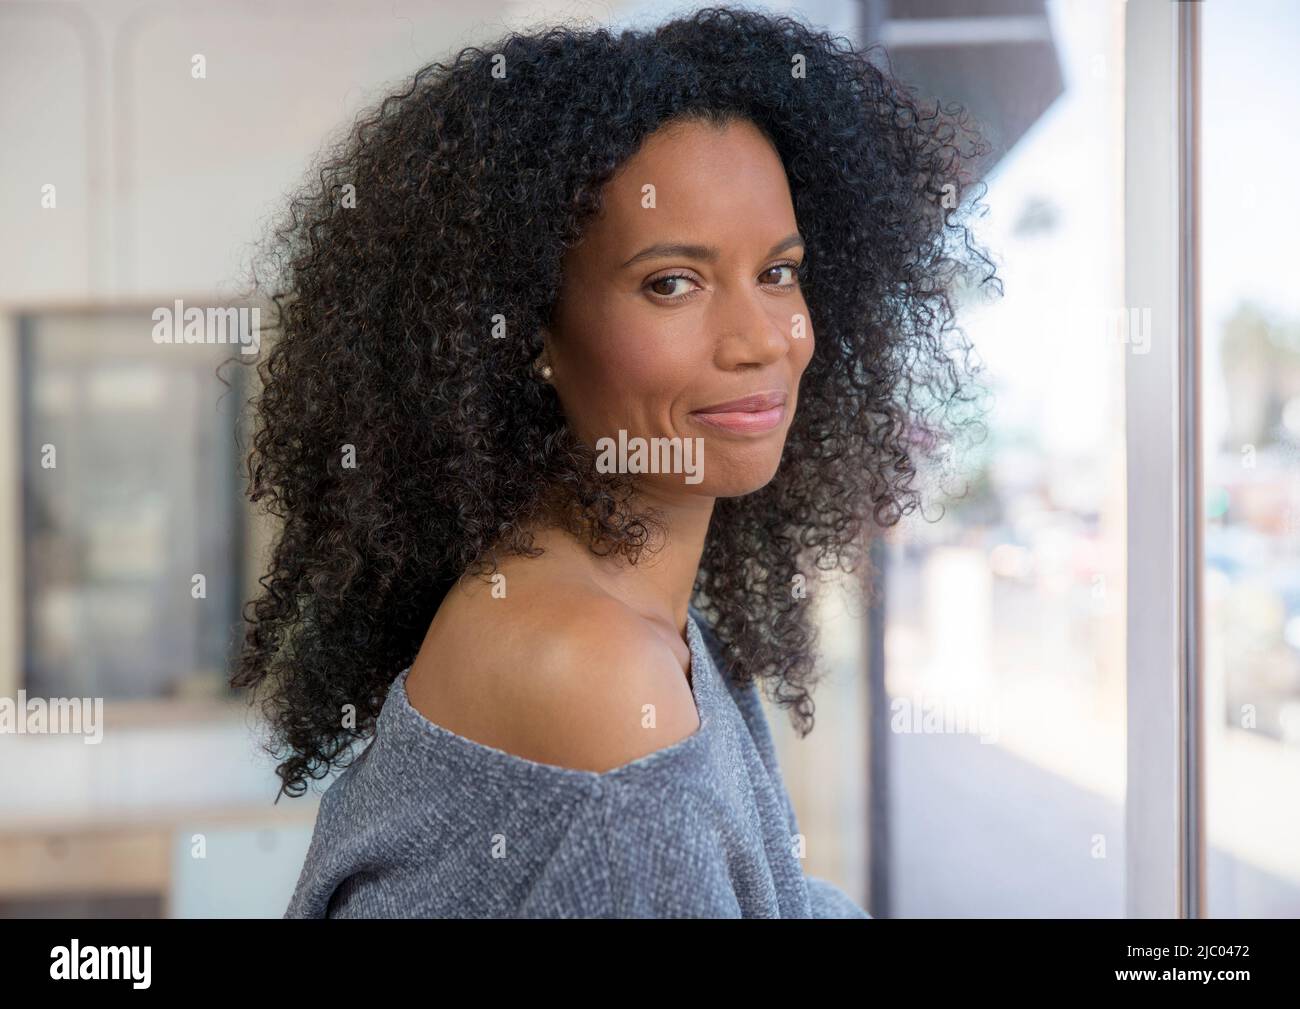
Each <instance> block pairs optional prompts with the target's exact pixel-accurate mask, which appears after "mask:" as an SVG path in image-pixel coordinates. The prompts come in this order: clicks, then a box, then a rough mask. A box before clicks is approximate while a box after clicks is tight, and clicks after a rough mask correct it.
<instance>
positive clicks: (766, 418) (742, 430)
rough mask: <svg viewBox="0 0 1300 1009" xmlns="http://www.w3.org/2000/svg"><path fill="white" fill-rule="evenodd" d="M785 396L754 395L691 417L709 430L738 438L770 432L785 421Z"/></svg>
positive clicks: (777, 391)
mask: <svg viewBox="0 0 1300 1009" xmlns="http://www.w3.org/2000/svg"><path fill="white" fill-rule="evenodd" d="M786 398H787V397H786V394H785V392H784V391H783V390H780V389H772V390H769V391H766V392H756V393H751V394H750V395H748V396H742V397H740V398H739V399H729V400H727V401H726V402H725V403H715V404H714V405H713V406H704V407H700V409H698V410H692V411H691V416H692V417H694V418H695V419H696V420H698V421H699V422H700V423H702V424H707V425H708V426H709V427H714V428H721V429H722V430H724V431H731V432H734V433H738V434H750V433H761V432H764V431H770V430H772V428H774V427H776V426H777V425H778V424H780V423H781V421H782V420H784V419H785V407H786Z"/></svg>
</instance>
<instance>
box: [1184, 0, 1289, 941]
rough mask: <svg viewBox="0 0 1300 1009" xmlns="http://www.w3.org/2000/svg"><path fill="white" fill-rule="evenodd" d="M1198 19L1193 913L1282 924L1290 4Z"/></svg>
mask: <svg viewBox="0 0 1300 1009" xmlns="http://www.w3.org/2000/svg"><path fill="white" fill-rule="evenodd" d="M1203 18H1204V30H1203V66H1204V77H1203V89H1202V96H1203V101H1204V118H1203V120H1202V134H1201V145H1202V163H1203V165H1204V174H1203V177H1202V183H1201V184H1202V190H1201V203H1202V219H1203V221H1204V231H1203V243H1202V249H1203V252H1202V257H1203V260H1202V261H1203V273H1204V281H1203V285H1202V291H1201V295H1202V304H1201V310H1202V320H1203V327H1204V328H1203V332H1204V345H1203V349H1202V357H1203V367H1204V386H1203V389H1202V417H1203V420H1202V424H1203V435H1204V456H1203V461H1204V480H1205V487H1204V491H1205V531H1204V532H1205V571H1204V576H1205V681H1206V692H1205V710H1206V726H1205V733H1206V762H1207V783H1206V821H1207V826H1208V829H1209V845H1208V852H1209V854H1208V860H1209V862H1208V867H1207V868H1208V880H1207V885H1208V887H1209V895H1208V902H1207V903H1208V908H1209V913H1210V915H1212V916H1213V917H1274V916H1280V917H1298V916H1300V801H1297V797H1296V788H1297V785H1300V285H1297V283H1296V254H1295V238H1294V237H1293V235H1292V234H1291V230H1290V228H1288V227H1286V226H1285V223H1284V221H1285V216H1284V215H1286V214H1287V213H1288V211H1287V209H1286V206H1285V200H1284V199H1279V197H1282V196H1283V194H1284V193H1285V191H1286V185H1287V181H1288V180H1289V178H1290V177H1291V175H1293V174H1294V173H1293V171H1292V170H1291V167H1290V166H1293V165H1295V164H1296V163H1297V160H1300V138H1297V136H1296V135H1295V130H1294V129H1292V128H1291V127H1290V126H1289V123H1290V122H1291V119H1292V117H1293V115H1294V112H1295V109H1296V107H1297V105H1300V66H1298V65H1297V60H1296V53H1297V52H1300V8H1298V7H1297V6H1296V5H1295V4H1294V3H1289V2H1281V0H1279V2H1274V3H1266V2H1262V0H1249V2H1242V3H1236V4H1206V5H1205V6H1204V14H1203ZM1265 160H1266V161H1267V164H1265V163H1264V162H1265ZM1271 164H1278V165H1282V166H1286V167H1284V168H1282V170H1281V172H1280V173H1276V172H1274V171H1272V170H1271V169H1270V168H1269V167H1268V165H1271ZM1275 177H1276V181H1275ZM1279 183H1280V185H1279Z"/></svg>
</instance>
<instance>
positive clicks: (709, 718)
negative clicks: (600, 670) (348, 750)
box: [377, 606, 717, 782]
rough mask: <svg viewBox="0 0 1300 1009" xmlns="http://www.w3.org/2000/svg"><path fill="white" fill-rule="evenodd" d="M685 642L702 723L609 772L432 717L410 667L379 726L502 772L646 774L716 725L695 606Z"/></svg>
mask: <svg viewBox="0 0 1300 1009" xmlns="http://www.w3.org/2000/svg"><path fill="white" fill-rule="evenodd" d="M686 643H687V645H688V647H689V648H690V653H691V660H690V662H691V664H690V679H689V686H690V690H691V696H692V697H693V698H694V701H695V712H696V716H697V718H698V719H699V725H698V726H697V727H696V729H695V731H694V732H692V733H691V734H690V735H689V736H686V737H685V738H683V739H680V740H678V741H677V742H675V743H672V744H670V745H668V746H665V747H662V748H660V749H658V750H654V751H652V752H651V753H647V754H645V755H644V756H641V757H637V758H636V759H635V760H630V761H628V762H627V763H625V764H620V765H619V766H618V767H613V768H610V769H609V770H607V771H588V770H582V769H580V768H574V767H563V766H561V765H558V764H546V763H542V762H539V761H535V760H530V759H528V758H527V757H522V756H520V755H518V754H515V753H510V752H508V751H506V750H502V749H499V748H498V747H495V746H491V745H489V744H487V743H482V742H479V741H478V740H475V739H470V738H468V737H467V736H462V735H460V734H459V733H456V732H453V731H452V730H451V729H448V728H446V727H445V726H442V725H439V724H437V723H436V722H433V721H430V720H429V719H428V718H427V717H425V715H424V714H423V713H422V712H420V711H419V710H418V709H416V708H415V706H414V705H412V704H411V700H410V697H409V695H408V694H407V693H406V678H407V676H408V675H409V674H410V672H411V667H410V666H407V667H406V668H405V669H403V670H402V671H401V672H400V673H398V674H397V677H396V678H395V679H394V680H393V683H392V685H391V686H390V687H389V690H388V696H387V698H386V699H385V702H384V705H383V707H382V709H381V710H380V713H379V718H378V725H377V731H378V734H379V735H385V734H388V733H393V734H396V735H400V736H402V737H404V738H403V740H402V743H403V745H405V746H412V747H419V748H421V749H424V750H426V751H429V752H432V753H434V754H435V755H436V754H443V755H446V756H449V757H451V758H459V760H461V761H472V762H473V763H474V764H475V765H476V766H480V767H484V768H487V769H490V770H491V771H494V772H499V773H502V774H511V773H514V774H523V775H525V776H538V777H547V778H551V779H570V780H573V781H578V780H582V781H586V782H591V781H614V780H618V779H622V778H627V777H631V776H634V775H637V774H640V773H644V772H645V771H646V770H648V769H650V768H654V767H658V766H660V765H666V764H670V763H673V762H676V761H679V760H683V759H686V758H688V757H689V756H690V755H691V754H693V753H694V752H695V751H697V750H699V749H700V747H701V746H703V744H704V740H705V738H706V737H707V735H708V734H709V731H710V727H711V725H712V724H713V710H714V709H713V705H714V703H715V700H714V697H715V694H714V691H715V688H716V686H717V684H716V681H715V676H716V666H715V665H714V663H713V657H712V655H710V653H709V649H708V646H707V644H706V643H705V641H704V636H703V633H702V632H701V630H700V626H699V624H698V623H697V621H696V617H695V613H694V607H693V606H692V607H691V608H690V609H688V611H687V614H686Z"/></svg>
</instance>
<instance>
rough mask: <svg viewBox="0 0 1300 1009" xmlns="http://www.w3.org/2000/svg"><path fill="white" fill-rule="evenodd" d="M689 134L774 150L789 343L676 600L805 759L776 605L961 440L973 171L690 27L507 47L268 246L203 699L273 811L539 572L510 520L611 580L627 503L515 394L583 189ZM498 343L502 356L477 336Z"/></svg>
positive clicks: (356, 153) (956, 121)
mask: <svg viewBox="0 0 1300 1009" xmlns="http://www.w3.org/2000/svg"><path fill="white" fill-rule="evenodd" d="M501 65H504V66H505V67H506V68H507V69H508V72H507V73H506V74H504V75H501V74H499V73H494V67H498V66H501ZM796 67H797V68H799V69H798V70H796V69H795V68H796ZM693 119H694V120H699V119H704V120H709V121H714V122H728V121H732V120H735V119H744V120H748V121H749V122H751V123H753V124H754V125H755V126H757V127H758V128H759V129H760V130H762V131H763V132H764V133H766V134H767V136H768V137H769V138H770V140H771V141H772V143H773V144H774V145H775V147H776V149H777V152H778V153H779V155H780V157H781V160H782V162H783V164H784V167H785V171H786V175H787V178H788V182H789V185H790V191H791V195H792V198H793V203H794V208H795V213H796V217H797V219H798V222H799V229H800V232H801V234H802V235H803V237H804V240H805V242H806V261H805V267H806V269H805V270H804V271H803V274H802V281H801V284H802V287H803V290H804V294H805V298H806V301H807V304H808V306H809V311H810V313H811V321H812V324H813V327H814V329H815V331H816V333H817V341H816V347H815V352H814V356H813V358H812V360H811V361H810V362H809V365H808V368H807V370H806V372H805V374H804V376H803V379H802V382H801V385H800V391H799V404H798V410H797V416H795V417H794V418H793V420H792V422H791V426H790V428H789V432H788V437H787V441H786V445H785V449H784V454H783V457H782V462H781V466H780V469H779V472H778V473H777V474H776V476H775V477H774V478H773V479H772V480H771V482H770V483H768V484H767V485H766V486H764V487H763V488H762V489H761V490H758V491H756V492H754V493H751V494H748V495H745V496H743V497H736V498H722V499H719V500H718V501H717V502H716V505H715V508H714V513H713V519H712V522H711V525H710V528H709V532H708V538H707V541H706V545H705V550H704V554H703V557H702V559H701V563H700V567H699V571H698V575H697V579H696V583H695V603H696V605H697V607H698V608H699V610H700V612H701V613H702V614H703V615H704V616H705V618H706V620H707V621H708V623H709V625H710V626H711V629H712V637H713V639H714V640H715V641H718V642H721V644H720V645H719V647H721V648H723V649H725V651H724V653H723V656H722V657H721V658H722V660H723V661H724V662H725V665H726V666H727V667H728V669H729V672H730V675H732V676H734V677H736V678H737V679H738V680H742V681H744V680H749V679H753V678H762V679H763V680H765V681H772V682H773V683H774V684H775V687H776V689H775V691H773V690H771V689H769V690H768V693H769V696H771V695H772V694H773V692H775V695H776V696H775V699H776V700H777V701H778V702H779V703H780V704H781V705H782V706H784V707H786V708H789V709H790V710H791V712H792V720H793V721H794V722H795V725H796V729H797V730H798V731H800V732H801V733H803V734H806V733H807V732H808V731H811V728H812V711H813V705H812V699H811V695H810V691H809V687H810V686H811V684H812V683H813V682H814V676H815V662H814V651H815V642H816V634H815V632H814V629H813V627H812V626H811V621H810V618H809V616H808V614H807V607H806V606H805V605H804V602H805V600H803V599H798V598H792V596H793V595H795V594H794V593H792V592H791V589H790V587H791V584H792V580H794V579H795V578H796V576H798V575H801V574H802V575H803V576H805V578H806V577H807V576H808V575H809V574H810V573H811V572H813V571H816V570H820V571H831V570H834V569H835V568H837V567H838V568H839V569H841V570H843V571H845V572H850V571H853V570H855V569H856V568H857V567H858V565H859V564H860V563H861V561H862V559H863V557H864V556H865V551H864V549H863V547H864V542H865V541H866V540H867V539H868V536H869V532H870V527H872V526H874V527H885V526H889V525H892V524H894V523H896V522H898V521H899V519H900V518H901V517H902V516H903V515H905V514H907V513H908V512H910V511H912V510H914V509H915V508H916V507H917V506H918V504H919V503H920V492H919V490H918V488H917V486H916V484H915V480H916V477H917V474H918V464H919V463H920V462H921V461H922V457H929V458H931V459H937V458H939V455H940V449H941V447H942V446H944V445H946V444H951V442H952V441H953V435H954V432H955V431H956V430H957V429H959V428H964V427H965V426H966V425H967V423H968V422H969V411H968V410H966V409H964V408H963V407H964V404H967V403H970V402H972V401H973V398H974V397H973V395H972V392H971V389H972V387H973V385H974V383H973V378H974V374H975V372H977V371H978V370H979V369H978V366H977V365H972V363H971V357H972V354H971V351H972V348H971V347H970V345H969V344H968V343H966V342H965V338H964V337H962V335H961V330H960V329H958V328H957V327H956V326H955V325H954V318H955V311H954V307H953V301H954V293H955V290H956V287H957V285H958V284H960V283H964V282H965V281H966V279H967V277H968V276H975V277H976V279H977V281H978V284H979V285H980V286H982V285H984V284H985V283H986V282H988V281H992V282H993V286H994V287H998V285H999V282H998V281H997V279H996V277H995V273H994V270H993V267H992V263H991V261H990V260H989V258H988V257H987V256H986V255H985V254H984V253H983V252H981V251H980V250H979V249H978V247H977V246H976V245H975V244H974V243H973V241H972V235H971V232H970V229H969V227H968V225H967V223H966V221H967V220H968V218H969V215H970V212H971V208H972V207H974V206H976V205H977V203H976V201H975V200H974V199H973V198H972V197H971V194H970V191H971V189H972V188H978V187H979V185H981V184H978V183H977V180H976V173H975V172H974V170H973V165H974V164H975V162H976V161H977V159H979V158H980V157H982V156H983V154H985V153H986V152H987V146H986V145H985V144H984V142H983V141H982V139H981V138H980V136H979V135H978V133H977V132H976V131H975V130H974V129H973V128H972V127H970V126H969V125H968V124H967V122H966V116H965V115H964V113H962V111H961V110H960V109H959V108H958V107H955V106H950V107H947V108H941V106H940V104H939V103H937V102H936V103H934V105H933V107H932V108H931V107H928V106H926V105H923V104H922V103H921V102H919V101H918V100H917V99H916V98H915V97H914V96H913V93H912V92H911V90H910V89H908V88H906V87H904V86H902V85H900V84H899V83H898V82H896V81H895V80H894V78H893V76H892V74H891V73H890V72H888V70H887V69H881V68H879V67H877V66H876V65H875V64H874V63H873V62H871V61H870V60H869V59H868V58H867V55H866V54H865V53H864V52H861V51H859V50H857V49H855V48H854V46H853V45H852V44H851V43H850V42H849V41H847V40H845V39H843V38H840V37H836V36H832V35H830V34H828V33H826V32H821V31H817V30H814V29H812V28H810V27H809V26H807V25H806V24H803V23H801V22H799V21H798V20H796V19H793V18H790V17H785V16H773V15H769V14H764V13H760V12H757V11H753V10H747V9H737V8H731V7H710V8H705V9H701V10H698V11H695V12H694V13H692V14H691V15H690V16H686V17H682V18H679V19H676V20H672V21H670V22H668V23H665V24H663V25H662V26H660V27H657V28H654V29H648V30H636V31H632V30H628V31H622V32H619V33H618V34H614V33H612V32H611V31H609V30H607V29H603V28H596V29H588V28H581V29H580V28H576V27H556V28H549V29H544V30H538V31H536V32H531V33H520V32H512V33H510V34H508V35H507V36H506V37H504V38H502V39H501V40H500V41H498V42H497V43H495V44H494V45H490V46H486V47H469V48H466V49H464V50H462V51H461V52H460V53H459V54H458V55H457V56H456V57H455V58H454V59H453V60H452V61H451V62H450V63H433V64H431V65H429V66H426V67H424V68H423V69H421V70H419V71H418V72H416V73H415V74H414V76H413V77H412V78H411V79H410V80H409V82H407V83H406V84H405V86H403V87H402V88H401V89H400V91H398V92H397V93H394V94H391V95H389V96H388V97H386V98H384V99H383V100H382V101H381V102H379V103H378V104H377V105H376V106H373V107H372V108H371V109H370V110H368V111H367V112H366V113H365V114H363V115H362V116H361V117H360V118H359V119H358V120H357V121H356V122H355V124H353V125H352V126H351V128H350V129H349V130H348V131H347V132H346V134H345V135H344V136H343V137H342V139H341V140H339V141H337V142H336V143H335V144H333V145H332V146H330V147H328V148H327V149H326V150H325V152H324V154H323V155H322V156H321V157H320V159H319V161H318V165H317V166H315V169H314V171H313V175H312V181H311V182H310V183H308V184H306V185H305V186H304V187H303V188H302V189H301V190H299V191H298V192H297V194H296V195H294V196H293V197H292V198H291V199H289V200H288V208H287V210H286V211H285V212H284V213H283V214H282V215H281V217H279V218H278V219H277V220H276V221H275V222H274V224H273V226H272V228H271V233H270V237H269V253H268V255H267V257H266V259H267V269H266V270H263V269H262V266H261V264H259V267H258V269H257V273H265V274H266V275H267V276H269V277H270V278H272V279H270V280H268V281H265V282H264V281H263V280H262V279H260V278H259V277H257V276H255V278H254V285H255V287H256V288H257V289H258V290H259V291H261V292H262V293H263V294H264V296H265V299H266V301H267V303H268V304H269V305H270V306H271V307H272V309H273V311H272V313H271V314H272V317H273V322H272V326H271V329H272V332H273V337H274V338H273V340H272V341H271V346H270V349H269V350H268V351H267V353H266V354H265V355H263V356H262V358H261V359H260V360H259V361H258V362H257V368H258V375H259V378H260V379H261V389H260V391H259V392H258V393H257V395H256V396H255V397H254V399H253V400H252V406H253V408H254V409H253V414H254V420H255V424H254V431H253V436H252V444H251V450H250V451H249V454H248V459H247V468H248V479H249V485H250V486H249V493H250V497H251V499H252V500H253V501H255V502H256V501H264V502H265V503H266V504H265V507H266V509H267V510H268V512H269V513H270V514H272V515H273V516H274V517H275V518H276V519H277V520H279V521H278V530H277V533H276V539H275V541H274V543H273V549H272V556H271V559H270V565H269V569H268V570H267V572H266V573H265V574H264V575H263V576H262V577H261V579H260V584H261V586H262V588H263V592H262V593H261V594H260V596H259V597H258V598H256V599H255V600H253V601H251V602H249V603H248V604H247V605H246V606H245V613H244V615H245V619H246V628H245V633H244V640H243V648H242V654H241V655H240V657H239V662H238V666H237V669H236V670H235V672H234V675H233V676H232V680H231V683H232V686H235V687H247V688H257V689H256V690H254V691H253V693H254V694H255V695H257V696H260V697H261V699H262V701H263V707H264V712H265V714H266V716H267V719H268V722H269V724H270V726H271V728H272V731H273V735H274V740H273V743H272V744H271V745H270V746H269V749H271V750H272V751H273V752H274V753H275V754H276V756H277V757H278V756H285V755H286V749H287V756H286V759H284V761H283V762H282V763H280V764H279V766H278V768H277V773H278V775H279V776H280V778H281V781H282V784H281V794H285V793H288V794H291V795H301V794H302V793H303V792H304V791H305V790H306V788H307V779H308V778H321V777H324V776H325V775H326V774H327V773H328V772H329V771H330V769H331V768H333V767H335V766H336V765H340V766H341V765H343V764H344V762H345V761H344V758H345V757H346V755H347V753H348V751H349V749H350V748H351V746H352V744H354V743H355V742H356V741H357V740H358V739H361V738H363V737H365V736H367V735H369V734H371V733H372V732H373V728H374V724H375V719H376V716H377V715H378V712H379V709H380V707H381V706H382V702H383V699H384V696H385V694H386V690H387V688H388V687H389V686H390V685H391V683H392V682H393V679H394V677H395V676H396V675H397V672H398V671H399V670H400V669H403V668H405V667H406V666H407V665H409V664H410V662H411V661H412V660H413V658H414V656H415V654H416V653H417V652H418V650H419V647H420V644H421V641H422V640H423V637H424V635H425V633H426V631H427V629H428V626H429V622H430V620H431V619H432V616H433V614H434V613H435V612H436V611H437V609H438V607H439V605H440V603H441V601H442V599H443V597H444V596H445V594H446V593H447V591H448V590H449V589H450V588H451V587H452V586H453V585H454V584H455V583H456V581H457V580H458V579H459V578H461V577H464V576H465V575H467V574H471V575H479V576H488V575H490V574H491V573H492V572H493V571H494V569H495V565H496V559H497V557H498V555H499V554H501V553H507V554H518V555H525V556H535V555H536V553H537V552H539V549H540V548H536V547H534V546H533V542H532V538H531V536H530V535H529V534H528V533H527V532H526V527H527V526H528V525H529V524H530V523H531V522H533V520H535V519H537V518H538V517H539V516H550V517H552V518H554V521H556V522H557V523H561V524H563V525H565V526H566V527H569V528H572V529H574V530H580V531H581V532H582V533H583V535H584V536H585V537H587V542H588V545H589V546H590V548H591V549H592V550H593V551H598V552H604V551H608V552H615V553H619V554H622V555H626V556H627V557H628V559H629V560H631V561H632V562H635V561H636V558H637V556H638V555H639V553H640V552H641V551H642V549H644V548H645V547H646V545H647V541H648V538H649V537H650V536H651V533H652V532H653V530H654V529H655V528H656V524H655V518H654V516H653V515H651V514H637V513H635V511H633V510H632V509H631V507H630V505H629V502H630V500H631V480H632V478H631V477H630V476H628V475H627V474H618V473H613V474H611V473H603V472H600V471H599V470H598V469H597V467H596V466H595V465H594V464H593V458H594V456H593V450H592V449H591V448H590V447H589V446H586V445H583V444H582V443H581V442H580V441H579V440H578V439H576V438H575V437H574V436H573V435H572V433H571V432H570V431H569V429H568V428H567V427H566V423H565V417H564V415H563V411H562V410H561V408H560V404H559V402H558V400H557V398H556V397H555V395H554V390H553V389H551V388H550V387H549V386H548V385H546V384H544V383H539V382H537V381H535V380H534V378H533V374H532V371H531V368H530V365H531V363H532V361H533V359H534V358H535V357H536V355H537V354H538V352H539V351H540V350H541V349H542V335H541V332H540V330H541V329H542V327H544V326H545V325H546V324H547V323H548V321H549V320H550V313H551V310H552V307H553V302H554V298H555V295H556V292H557V291H559V289H560V287H561V283H560V281H561V272H562V270H561V259H562V257H563V255H564V253H565V251H566V249H568V248H569V247H571V246H572V245H573V244H575V243H576V242H577V241H578V240H579V239H580V237H581V236H582V234H583V228H584V224H585V223H586V222H588V221H590V220H591V219H592V217H593V215H596V214H597V213H599V211H600V208H601V193H602V187H603V185H604V184H605V183H606V182H607V181H608V180H609V179H610V178H611V177H612V176H613V174H614V173H615V171H616V169H618V167H619V166H620V165H621V164H622V163H623V162H624V161H626V159H628V158H629V157H630V156H631V155H633V154H634V153H635V152H636V151H637V150H638V148H639V147H640V145H641V144H642V143H643V142H644V141H645V139H646V138H647V137H648V136H649V135H650V134H651V133H653V132H655V131H656V130H658V129H659V128H660V127H662V126H664V125H665V124H668V123H670V122H674V121H684V120H693ZM502 319H504V320H505V321H506V325H507V329H508V333H509V338H508V339H493V338H490V337H491V333H492V328H493V326H494V324H499V323H500V321H501V320H502ZM953 337H959V338H960V339H956V340H954V339H953ZM344 446H351V448H352V451H353V453H354V456H355V458H356V459H357V460H360V462H359V463H358V465H356V466H355V467H352V466H345V465H344V464H343V461H342V449H343V447H344ZM557 516H564V518H563V519H560V518H558V517H557ZM348 705H351V706H353V710H355V712H356V715H355V720H354V723H352V724H350V723H347V722H345V720H344V719H343V718H342V717H341V711H343V710H346V709H345V706H348ZM277 800H278V797H277Z"/></svg>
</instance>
